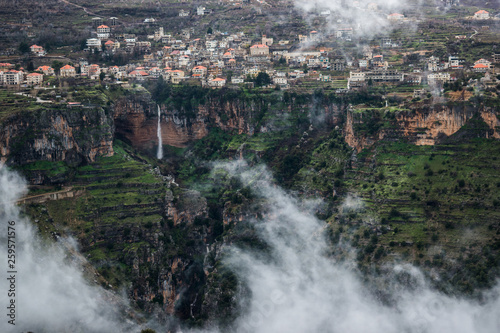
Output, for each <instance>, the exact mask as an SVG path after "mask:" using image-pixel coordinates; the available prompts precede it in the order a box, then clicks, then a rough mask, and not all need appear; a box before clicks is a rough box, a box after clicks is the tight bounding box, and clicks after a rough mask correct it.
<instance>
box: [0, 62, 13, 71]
mask: <svg viewBox="0 0 500 333" xmlns="http://www.w3.org/2000/svg"><path fill="white" fill-rule="evenodd" d="M11 68H14V65H13V64H11V63H8V62H0V71H4V70H9V69H11Z"/></svg>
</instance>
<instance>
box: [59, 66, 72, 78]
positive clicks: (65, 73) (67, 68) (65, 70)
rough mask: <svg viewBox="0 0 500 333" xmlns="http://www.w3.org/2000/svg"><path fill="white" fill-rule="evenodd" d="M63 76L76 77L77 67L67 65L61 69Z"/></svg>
mask: <svg viewBox="0 0 500 333" xmlns="http://www.w3.org/2000/svg"><path fill="white" fill-rule="evenodd" d="M59 73H60V75H61V77H75V76H76V69H75V67H73V66H70V65H65V66H63V67H61V69H60V70H59Z"/></svg>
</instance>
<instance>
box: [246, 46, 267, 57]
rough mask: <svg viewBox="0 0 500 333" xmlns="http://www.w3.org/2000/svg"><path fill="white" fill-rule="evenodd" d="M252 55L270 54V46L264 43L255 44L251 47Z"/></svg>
mask: <svg viewBox="0 0 500 333" xmlns="http://www.w3.org/2000/svg"><path fill="white" fill-rule="evenodd" d="M250 55H251V56H268V55H269V46H267V45H264V44H255V45H253V46H252V47H250Z"/></svg>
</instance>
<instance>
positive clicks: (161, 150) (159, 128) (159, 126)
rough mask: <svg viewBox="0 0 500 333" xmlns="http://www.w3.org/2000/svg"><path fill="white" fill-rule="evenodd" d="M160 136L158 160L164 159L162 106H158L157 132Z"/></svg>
mask: <svg viewBox="0 0 500 333" xmlns="http://www.w3.org/2000/svg"><path fill="white" fill-rule="evenodd" d="M156 134H157V136H158V151H157V152H156V158H158V159H159V160H161V159H162V158H163V144H162V141H161V140H162V139H161V116H160V106H159V105H158V128H157V130H156Z"/></svg>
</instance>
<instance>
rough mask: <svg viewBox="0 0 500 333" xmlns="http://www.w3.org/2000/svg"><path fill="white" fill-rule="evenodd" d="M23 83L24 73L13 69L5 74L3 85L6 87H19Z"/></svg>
mask: <svg viewBox="0 0 500 333" xmlns="http://www.w3.org/2000/svg"><path fill="white" fill-rule="evenodd" d="M22 81H23V72H21V71H16V70H14V69H11V70H10V71H8V72H3V83H4V84H6V85H17V84H21V82H22Z"/></svg>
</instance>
